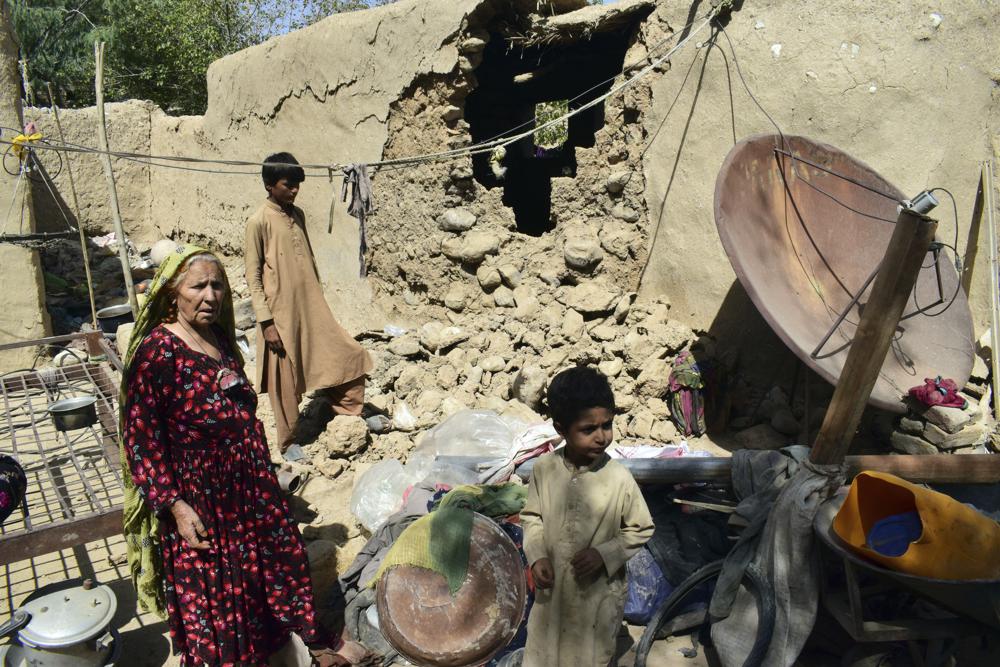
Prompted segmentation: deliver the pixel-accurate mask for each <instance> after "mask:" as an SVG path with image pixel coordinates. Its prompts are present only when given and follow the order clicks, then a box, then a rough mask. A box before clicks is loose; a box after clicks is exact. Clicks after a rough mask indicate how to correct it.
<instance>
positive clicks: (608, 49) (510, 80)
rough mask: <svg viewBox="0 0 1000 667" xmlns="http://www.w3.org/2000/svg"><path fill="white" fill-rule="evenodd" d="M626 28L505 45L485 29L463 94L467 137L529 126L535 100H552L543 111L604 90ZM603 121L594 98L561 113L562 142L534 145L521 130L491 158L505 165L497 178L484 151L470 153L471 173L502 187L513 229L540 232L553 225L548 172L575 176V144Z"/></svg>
mask: <svg viewBox="0 0 1000 667" xmlns="http://www.w3.org/2000/svg"><path fill="white" fill-rule="evenodd" d="M631 31H632V29H631V27H623V28H621V29H618V30H615V31H613V32H606V33H597V34H594V35H592V36H591V37H590V39H588V40H585V41H579V42H574V43H568V44H552V43H546V44H544V45H537V46H527V47H520V46H518V47H512V46H509V44H508V42H507V40H506V39H504V38H503V37H502V36H501V35H498V34H492V35H491V39H490V41H489V44H488V45H487V47H486V50H485V52H484V53H483V61H482V64H481V65H480V66H479V67H478V68H476V78H477V79H478V85H477V86H476V89H475V90H473V91H472V92H471V93H470V94H469V96H468V97H467V98H466V100H465V119H466V121H468V123H469V127H470V131H471V133H472V140H473V141H475V142H480V141H488V140H490V139H493V138H495V137H498V136H501V135H509V134H516V133H521V132H524V131H526V130H528V129H531V128H532V127H533V125H534V124H535V121H534V120H533V119H534V117H535V114H536V109H537V105H539V104H540V103H554V104H549V105H545V106H544V107H542V109H543V110H545V111H546V113H547V114H551V113H552V110H553V109H555V108H557V107H559V106H561V105H563V104H565V105H566V107H565V108H568V109H569V110H573V109H578V108H580V107H581V106H584V105H585V104H587V103H588V102H590V101H592V100H594V99H595V98H597V97H599V96H601V95H603V94H604V93H606V92H607V91H608V90H609V89H610V88H611V85H612V83H611V81H610V79H612V78H614V77H615V76H616V75H617V74H619V73H620V72H621V69H622V64H623V63H624V60H625V51H626V50H627V48H628V41H629V34H630V33H631ZM567 100H568V103H567V102H566V101H567ZM556 115H558V114H556ZM549 117H550V118H551V117H554V116H551V115H549ZM539 124H540V123H539ZM603 125H604V104H603V103H601V104H596V105H594V106H593V107H591V108H590V109H587V110H586V111H583V112H581V113H579V114H578V115H576V116H573V117H572V118H570V119H569V123H568V125H567V127H566V128H565V142H564V143H562V145H552V144H553V143H556V142H552V141H548V142H546V141H542V143H543V144H545V145H542V146H538V145H536V144H537V143H538V139H537V138H536V136H535V135H529V136H527V137H525V138H524V139H521V140H520V141H518V142H516V143H514V144H511V145H510V146H508V147H507V153H506V156H505V157H504V159H503V162H502V165H494V166H496V167H499V166H502V167H503V168H504V169H506V171H505V172H504V173H503V176H502V177H501V176H499V175H498V174H497V173H496V170H495V169H494V168H491V165H490V156H489V155H487V154H482V155H475V156H473V160H472V167H473V175H474V177H475V179H476V180H477V181H479V183H481V184H482V185H483V186H485V187H487V188H495V187H503V189H504V194H503V202H504V204H505V205H507V206H509V207H511V208H512V209H513V210H514V217H515V219H516V220H517V228H518V231H520V232H522V233H524V234H530V235H531V236H541V235H542V234H544V233H545V232H548V231H550V230H551V229H552V228H553V226H554V224H553V221H552V215H551V213H552V210H551V209H552V197H551V194H552V183H551V179H552V177H553V176H576V147H583V148H590V147H592V146H593V145H594V133H595V132H596V131H597V130H599V129H600V128H601V127H602V126H603ZM514 128H517V129H516V130H514V131H512V130H513V129H514Z"/></svg>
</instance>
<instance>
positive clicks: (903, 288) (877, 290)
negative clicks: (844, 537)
mask: <svg viewBox="0 0 1000 667" xmlns="http://www.w3.org/2000/svg"><path fill="white" fill-rule="evenodd" d="M936 229H937V222H936V221H934V220H931V219H930V218H928V217H926V216H923V215H920V214H919V213H915V212H913V211H910V210H908V209H904V210H903V211H901V212H900V214H899V217H898V219H897V220H896V227H895V229H894V230H893V233H892V238H891V239H890V240H889V246H888V247H887V248H886V251H885V256H884V257H883V258H882V265H881V266H882V268H881V269H880V270H879V272H878V277H877V278H875V284H874V285H873V286H872V291H871V295H870V296H869V298H868V303H867V304H866V305H865V309H864V312H863V313H862V315H861V322H860V323H859V324H858V328H857V331H855V333H854V341H853V342H852V343H851V349H850V350H849V351H848V353H847V361H846V362H845V363H844V370H843V371H841V373H840V380H839V381H838V382H837V388H836V389H835V390H834V392H833V399H832V400H831V401H830V407H829V409H827V411H826V417H825V418H824V419H823V426H822V427H821V428H820V431H819V435H818V436H817V437H816V442H815V443H814V444H813V447H812V454H810V457H809V458H810V460H811V461H812V462H813V463H817V464H830V463H840V462H841V461H843V460H844V456H845V455H846V454H847V451H848V450H849V449H850V447H851V441H852V440H853V439H854V433H855V431H856V430H857V428H858V423H859V422H860V421H861V413H862V412H864V409H865V406H866V405H867V404H868V399H869V398H870V397H871V393H872V388H873V387H874V386H875V381H876V380H877V379H878V374H879V371H880V370H881V369H882V364H883V363H885V357H886V354H887V353H888V352H889V345H890V344H891V343H892V337H893V335H895V333H896V327H897V326H898V325H899V318H900V317H901V316H902V314H903V309H904V308H905V307H906V303H907V301H908V300H909V298H910V293H911V292H912V291H913V286H914V285H915V284H916V282H917V276H918V275H919V274H920V266H921V264H922V263H923V260H924V258H925V257H926V256H927V249H928V247H929V246H930V243H931V241H932V240H934V232H935V230H936Z"/></svg>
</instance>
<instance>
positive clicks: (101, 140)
mask: <svg viewBox="0 0 1000 667" xmlns="http://www.w3.org/2000/svg"><path fill="white" fill-rule="evenodd" d="M94 60H95V61H96V73H95V77H94V78H95V80H94V89H95V91H96V93H97V138H98V146H99V147H100V149H101V152H102V155H101V157H102V158H103V161H104V176H105V178H106V179H107V181H108V194H109V195H110V196H111V218H112V221H113V222H114V224H115V234H116V235H117V236H118V241H119V245H118V259H119V261H121V265H122V276H123V277H124V278H125V291H126V292H127V293H128V303H129V305H130V306H131V307H132V317H139V303H138V302H137V301H136V299H135V286H134V285H133V284H132V268H131V267H130V265H129V262H128V238H127V237H126V236H125V228H124V227H123V226H122V214H121V211H120V210H119V208H118V189H117V188H116V187H115V172H114V170H113V169H112V168H111V156H110V155H108V127H107V124H106V122H105V119H104V42H94Z"/></svg>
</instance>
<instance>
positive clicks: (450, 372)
mask: <svg viewBox="0 0 1000 667" xmlns="http://www.w3.org/2000/svg"><path fill="white" fill-rule="evenodd" d="M437 382H438V386H439V387H441V388H442V389H454V387H455V385H457V384H458V369H457V368H455V367H454V366H452V365H451V364H448V365H445V366H442V367H441V368H439V369H438V372H437Z"/></svg>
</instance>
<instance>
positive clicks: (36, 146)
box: [0, 3, 725, 176]
mask: <svg viewBox="0 0 1000 667" xmlns="http://www.w3.org/2000/svg"><path fill="white" fill-rule="evenodd" d="M724 7H725V3H723V4H721V5H720V6H719V7H716V8H713V9H712V11H711V12H709V13H708V14H707V15H706V16H705V18H704V20H703V21H702V23H701V24H700V25H698V27H697V28H694V29H693V30H691V32H689V33H688V34H687V35H686V36H685V37H684V38H683V39H682V40H680V41H679V42H678V43H677V44H675V45H674V46H673V47H672V48H671V49H670V50H669V51H667V53H665V54H664V55H662V56H660V57H658V58H656V59H654V60H652V61H650V63H649V64H648V65H646V66H645V67H643V68H642V69H640V70H639V71H638V72H636V73H635V75H633V76H632V77H630V78H628V79H625V80H624V81H621V82H620V83H618V84H617V85H614V86H612V88H611V89H610V90H609V91H608V92H607V93H604V94H603V95H599V96H597V97H596V98H594V99H592V100H590V101H589V102H587V103H585V104H583V105H581V106H579V107H577V108H575V109H572V110H570V111H569V112H567V113H565V114H563V115H561V116H559V117H557V118H553V119H552V120H550V121H547V122H545V123H543V124H542V125H539V126H537V127H531V128H530V129H528V130H525V131H522V132H518V133H517V134H514V135H512V136H505V135H506V134H507V133H503V134H501V135H498V136H497V137H494V138H493V139H490V140H487V141H483V142H480V143H477V144H472V145H470V146H464V147H461V148H455V149H451V150H447V151H440V152H436V153H426V154H423V155H415V156H409V157H401V158H393V159H389V160H380V161H376V162H369V163H367V165H368V167H369V168H370V169H373V170H378V169H384V168H399V167H407V166H416V165H419V164H424V163H428V162H439V161H446V160H453V159H457V158H460V157H466V156H472V155H480V154H483V153H491V152H493V151H495V150H498V149H501V148H506V147H507V146H509V145H511V144H513V143H516V142H518V141H521V140H522V139H525V138H527V137H529V136H532V135H533V134H534V133H536V132H538V131H540V130H544V129H546V128H548V127H552V126H554V125H557V124H562V123H565V122H566V121H568V120H569V119H570V118H572V117H573V116H576V115H577V114H580V113H582V112H584V111H586V110H588V109H590V108H592V107H594V106H596V105H598V104H600V103H602V102H604V101H605V100H606V99H608V98H609V97H612V96H613V95H616V94H618V93H620V92H622V91H624V90H626V89H628V88H630V87H632V86H634V85H635V84H636V83H638V82H639V80H640V79H642V78H643V77H645V76H647V75H648V74H649V73H650V72H652V71H653V70H655V69H656V68H657V67H659V66H660V65H662V64H663V63H664V62H666V61H667V60H669V59H670V58H671V57H672V56H673V55H674V54H675V53H676V52H677V51H679V50H680V49H681V48H683V47H684V46H685V45H686V44H687V43H688V42H689V41H690V40H691V39H692V38H694V36H695V35H697V34H698V33H699V32H701V31H702V30H703V29H704V28H705V27H706V26H708V25H709V23H711V21H712V20H713V19H715V17H716V16H717V15H718V14H719V12H720V11H721V10H722V9H723V8H724ZM694 23H695V22H694V21H692V22H691V23H689V24H688V25H687V26H685V29H687V28H690V27H691V26H692V25H694ZM682 32H683V31H682ZM670 39H673V35H671V36H670V37H669V38H667V39H664V40H662V41H661V42H660V43H659V44H657V46H656V47H654V50H656V49H658V48H660V47H661V46H662V45H663V44H665V43H666V42H667V41H669V40H670ZM627 69H628V68H626V69H625V70H623V73H624V72H625V71H627ZM613 80H614V79H609V80H608V81H613ZM608 81H605V82H603V83H607V82H608ZM598 85H603V84H598ZM595 87H597V86H594V87H591V88H590V89H588V90H587V91H585V92H584V93H581V94H580V95H578V96H577V97H576V98H574V99H578V98H579V97H581V96H582V95H584V94H586V93H587V92H590V90H593V89H594V88H595ZM531 123H533V120H532V121H527V122H526V123H522V124H521V125H518V126H516V127H514V128H511V129H510V130H507V132H512V131H515V130H518V129H520V128H522V127H524V126H525V125H528V124H531ZM0 130H3V131H4V132H13V133H14V134H19V133H20V132H21V130H20V129H16V128H9V127H3V126H0ZM3 144H6V145H11V146H12V145H14V141H12V140H7V139H3V138H0V145H3ZM30 145H31V148H32V149H33V150H54V151H60V152H65V153H81V154H90V155H109V156H111V157H114V158H120V159H125V160H131V161H134V162H141V163H144V164H147V165H149V166H152V167H163V168H170V169H186V170H191V171H200V172H206V173H217V174H234V175H251V174H252V175H255V176H256V175H259V172H258V171H257V170H258V169H259V168H260V166H261V163H260V162H257V161H248V160H233V159H224V158H199V157H192V156H180V155H152V154H142V153H132V152H127V151H111V150H108V151H102V150H100V149H97V148H92V147H90V146H84V145H81V144H73V143H69V142H61V143H55V142H51V141H47V140H43V141H38V142H32V143H31V144H30ZM191 164H201V165H219V166H225V167H253V168H254V171H234V170H217V169H209V168H204V167H202V168H199V167H191V166H188V165H191ZM268 164H271V163H268ZM352 164H356V163H345V164H339V163H332V164H301V165H298V166H300V167H302V168H303V169H304V170H308V171H320V172H322V173H326V174H328V175H330V176H332V174H333V172H334V171H338V172H339V171H343V170H345V169H347V168H349V167H351V166H352ZM275 166H285V165H284V164H283V163H275Z"/></svg>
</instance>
